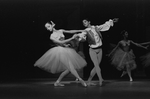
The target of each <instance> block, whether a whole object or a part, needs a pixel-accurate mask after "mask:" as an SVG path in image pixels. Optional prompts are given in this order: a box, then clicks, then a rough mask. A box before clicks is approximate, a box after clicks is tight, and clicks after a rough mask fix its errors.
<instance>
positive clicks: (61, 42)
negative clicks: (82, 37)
mask: <svg viewBox="0 0 150 99" xmlns="http://www.w3.org/2000/svg"><path fill="white" fill-rule="evenodd" d="M77 36H78V35H77V34H75V35H73V36H72V37H71V38H69V39H66V40H63V41H61V40H58V39H55V38H54V37H53V36H51V37H50V39H51V40H52V41H53V42H55V43H60V44H64V43H67V42H69V41H71V40H72V39H74V38H76V37H77Z"/></svg>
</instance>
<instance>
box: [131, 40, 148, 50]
mask: <svg viewBox="0 0 150 99" xmlns="http://www.w3.org/2000/svg"><path fill="white" fill-rule="evenodd" d="M131 43H133V44H134V45H136V46H138V47H141V48H144V49H147V47H148V46H146V47H145V46H142V44H141V43H140V44H139V43H135V42H133V41H132V40H131Z"/></svg>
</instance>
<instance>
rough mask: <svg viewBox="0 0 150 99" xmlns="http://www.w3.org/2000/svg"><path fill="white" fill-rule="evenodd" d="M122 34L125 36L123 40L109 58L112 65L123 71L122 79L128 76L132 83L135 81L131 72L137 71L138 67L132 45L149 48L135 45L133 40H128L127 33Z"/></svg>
mask: <svg viewBox="0 0 150 99" xmlns="http://www.w3.org/2000/svg"><path fill="white" fill-rule="evenodd" d="M121 34H122V35H123V40H121V41H119V42H118V44H117V46H116V47H115V48H114V49H113V50H112V51H111V53H110V54H109V55H108V56H110V57H111V64H112V65H114V66H115V67H116V68H117V69H118V70H120V71H121V70H122V71H123V73H122V75H121V77H122V76H123V75H125V74H128V76H129V78H130V81H133V79H132V76H131V71H132V70H134V69H136V67H137V65H136V62H135V55H134V53H133V50H132V49H131V47H130V45H131V44H134V45H136V46H138V47H142V48H145V49H147V47H144V46H142V45H140V44H138V43H135V42H133V41H132V40H128V32H127V31H122V33H121Z"/></svg>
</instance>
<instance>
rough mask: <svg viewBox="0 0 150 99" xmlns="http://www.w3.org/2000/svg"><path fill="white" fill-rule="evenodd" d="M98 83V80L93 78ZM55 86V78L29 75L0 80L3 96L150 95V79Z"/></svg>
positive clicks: (123, 98)
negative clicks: (11, 80) (7, 80)
mask: <svg viewBox="0 0 150 99" xmlns="http://www.w3.org/2000/svg"><path fill="white" fill-rule="evenodd" d="M93 82H95V83H98V81H95V80H94V81H93ZM62 83H64V84H65V86H64V87H54V86H53V84H54V80H50V79H30V80H21V81H16V82H15V81H13V82H3V81H2V82H0V99H150V80H149V79H141V80H140V79H135V80H134V81H133V82H129V81H128V80H105V81H104V83H103V86H101V87H100V86H88V87H86V88H85V87H83V86H82V85H81V84H80V83H77V82H75V81H71V80H65V81H63V82H62Z"/></svg>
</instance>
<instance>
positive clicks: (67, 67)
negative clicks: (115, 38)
mask: <svg viewBox="0 0 150 99" xmlns="http://www.w3.org/2000/svg"><path fill="white" fill-rule="evenodd" d="M54 26H55V24H54V23H53V22H52V21H51V24H50V23H46V24H45V27H46V29H47V30H49V31H52V32H53V33H52V34H51V35H50V39H51V40H52V41H53V42H54V43H56V45H57V46H55V47H53V48H51V49H49V50H48V51H47V52H46V53H45V54H44V55H43V56H42V57H41V58H40V59H38V60H37V61H36V63H35V64H34V66H37V67H39V68H41V69H44V70H46V71H48V72H51V73H53V74H54V73H60V72H62V73H61V75H60V76H59V78H58V79H57V81H56V82H55V83H54V86H64V84H62V83H60V81H61V80H62V78H63V77H64V76H65V75H67V74H68V73H69V72H71V73H72V74H73V75H74V76H75V77H76V78H78V79H79V81H80V82H81V84H82V85H83V86H85V87H86V86H87V85H86V83H85V82H84V81H83V80H82V78H81V77H80V76H79V75H78V73H77V71H76V70H78V69H81V68H83V67H84V66H86V65H87V63H86V61H85V60H84V59H83V58H82V57H81V56H80V55H79V54H77V52H76V51H75V50H74V49H72V48H70V47H69V44H67V43H68V42H69V41H71V40H73V39H74V38H76V37H77V34H75V35H74V36H73V37H72V38H70V39H66V40H64V38H65V36H64V35H63V32H80V30H70V31H67V30H63V29H59V30H56V29H55V28H54Z"/></svg>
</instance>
